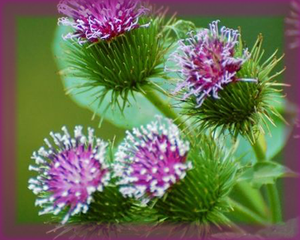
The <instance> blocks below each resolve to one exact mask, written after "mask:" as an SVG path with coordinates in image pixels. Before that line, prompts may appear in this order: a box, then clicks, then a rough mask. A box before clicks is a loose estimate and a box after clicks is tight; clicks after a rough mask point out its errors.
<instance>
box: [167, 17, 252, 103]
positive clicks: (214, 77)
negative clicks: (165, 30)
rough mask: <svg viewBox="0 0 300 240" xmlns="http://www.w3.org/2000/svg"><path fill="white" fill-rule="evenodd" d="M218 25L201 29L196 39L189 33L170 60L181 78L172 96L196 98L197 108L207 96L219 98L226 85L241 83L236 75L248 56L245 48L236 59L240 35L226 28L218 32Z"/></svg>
mask: <svg viewBox="0 0 300 240" xmlns="http://www.w3.org/2000/svg"><path fill="white" fill-rule="evenodd" d="M218 22H219V21H214V22H212V23H211V24H210V25H209V26H210V29H201V30H200V31H199V32H198V33H197V34H196V35H195V36H194V35H192V33H190V35H191V37H190V38H188V39H185V40H181V41H179V47H178V49H177V51H176V52H175V53H173V54H172V55H171V57H170V60H171V61H173V62H175V63H176V64H177V65H178V66H179V69H175V72H179V73H180V74H181V75H182V77H183V78H184V80H183V81H182V82H180V83H179V84H178V85H177V87H176V89H175V93H178V92H180V91H182V90H183V91H185V94H184V96H183V100H186V99H187V98H189V97H191V96H195V97H196V100H197V107H200V106H201V105H202V104H203V101H204V100H205V99H206V98H207V97H210V96H211V97H213V98H215V99H218V98H219V96H218V92H219V91H220V90H222V89H223V87H224V86H226V85H227V84H229V83H232V82H236V81H240V80H241V79H238V78H237V77H236V74H237V72H238V71H239V70H240V69H241V67H242V65H243V63H245V61H247V60H248V59H249V57H250V54H249V53H248V50H247V49H246V50H244V52H243V54H242V56H240V57H236V56H235V48H236V46H237V44H238V43H239V36H240V34H239V32H238V31H237V30H232V29H229V28H226V27H222V28H221V29H220V31H219V27H218ZM168 70H169V69H168ZM243 80H244V81H256V80H253V79H243Z"/></svg>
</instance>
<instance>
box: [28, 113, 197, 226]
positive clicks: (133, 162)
mask: <svg viewBox="0 0 300 240" xmlns="http://www.w3.org/2000/svg"><path fill="white" fill-rule="evenodd" d="M62 130H63V134H60V133H50V135H51V137H52V138H53V142H54V143H55V145H56V147H55V146H53V145H52V144H51V142H50V141H49V140H48V139H45V143H46V145H47V148H45V147H42V148H40V149H39V151H38V152H34V153H33V156H32V158H33V159H34V160H35V163H36V165H35V166H30V167H29V170H32V171H36V172H37V173H38V174H37V176H36V177H35V178H31V179H30V180H29V189H30V190H32V191H33V193H34V194H36V195H37V196H38V198H37V200H36V205H37V206H40V207H42V208H43V210H42V211H40V214H41V215H42V214H54V215H58V214H59V213H60V212H63V213H64V212H65V211H66V213H65V215H64V217H63V219H62V223H63V224H65V223H67V222H68V220H69V218H70V217H72V216H74V215H76V214H79V213H83V214H85V213H87V212H88V210H89V206H90V204H91V203H92V202H93V200H94V199H93V194H94V193H95V192H103V191H105V187H106V186H107V185H109V184H111V185H112V183H110V182H111V180H112V179H113V178H117V179H118V181H117V185H118V186H119V190H120V192H121V193H122V194H123V196H124V197H133V198H135V199H136V200H140V201H141V202H144V203H145V200H146V202H147V200H150V199H152V198H155V197H158V198H160V197H163V196H164V194H165V193H166V192H167V191H168V190H169V189H170V188H171V187H172V186H173V185H174V184H176V183H177V182H178V181H180V180H181V179H183V178H184V177H185V174H186V171H187V170H189V169H191V167H192V166H191V163H190V162H188V161H187V153H188V151H189V143H188V142H187V141H184V140H182V139H181V136H180V135H181V134H180V131H179V129H178V127H177V126H176V125H175V124H173V123H172V121H171V120H169V119H164V118H162V117H160V116H157V117H156V120H155V121H153V122H151V123H150V124H148V125H147V126H146V127H143V126H142V127H140V128H135V129H133V131H132V132H129V131H128V132H127V137H126V139H125V141H124V143H123V144H121V145H120V146H119V148H118V151H117V153H116V155H115V161H114V162H113V163H112V164H109V161H108V160H107V154H106V152H107V148H108V144H107V143H105V142H104V141H103V140H101V139H99V138H96V137H95V136H94V130H93V129H91V128H88V136H85V134H84V133H83V132H82V130H83V128H82V127H81V126H77V127H75V130H74V137H72V136H71V135H70V133H69V132H68V130H67V128H66V127H63V128H62Z"/></svg>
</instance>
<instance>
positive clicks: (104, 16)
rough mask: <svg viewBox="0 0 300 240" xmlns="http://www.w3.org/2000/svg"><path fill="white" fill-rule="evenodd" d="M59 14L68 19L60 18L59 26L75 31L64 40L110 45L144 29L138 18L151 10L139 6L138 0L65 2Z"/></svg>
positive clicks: (81, 0)
mask: <svg viewBox="0 0 300 240" xmlns="http://www.w3.org/2000/svg"><path fill="white" fill-rule="evenodd" d="M58 11H59V12H60V13H62V14H64V15H66V16H68V17H69V18H67V17H63V18H60V19H59V20H58V24H62V25H64V26H70V27H72V28H73V29H74V32H73V33H69V34H67V35H66V36H64V39H73V38H77V39H78V42H79V43H80V44H81V43H85V42H87V41H90V42H98V41H100V40H107V41H110V40H112V39H113V38H115V37H117V36H119V35H122V34H124V33H125V32H129V31H131V30H133V29H136V28H139V27H141V25H139V23H138V21H139V17H140V16H142V15H144V14H146V13H147V12H148V9H146V8H145V7H143V6H140V3H139V0H126V1H125V0H62V1H61V2H60V3H59V4H58ZM143 26H148V25H143Z"/></svg>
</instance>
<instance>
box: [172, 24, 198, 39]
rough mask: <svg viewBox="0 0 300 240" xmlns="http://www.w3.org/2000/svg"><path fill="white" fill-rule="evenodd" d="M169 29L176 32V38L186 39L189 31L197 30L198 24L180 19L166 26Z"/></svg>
mask: <svg viewBox="0 0 300 240" xmlns="http://www.w3.org/2000/svg"><path fill="white" fill-rule="evenodd" d="M169 29H171V30H172V32H174V33H175V36H176V39H185V38H187V37H188V36H187V34H188V33H189V32H191V31H195V30H196V25H195V24H194V23H193V22H190V21H185V20H178V21H176V22H175V23H174V24H172V25H169V26H166V30H169Z"/></svg>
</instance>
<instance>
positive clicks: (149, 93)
mask: <svg viewBox="0 0 300 240" xmlns="http://www.w3.org/2000/svg"><path fill="white" fill-rule="evenodd" d="M143 90H144V92H143V95H144V96H145V97H146V98H147V99H148V100H149V101H150V102H151V103H152V104H153V105H154V106H155V107H156V108H157V109H158V110H159V111H160V112H161V113H162V114H164V115H165V116H166V117H167V118H170V119H173V121H174V123H175V124H176V125H177V126H178V127H179V128H180V129H181V130H185V129H186V125H185V124H184V122H183V120H182V119H181V118H180V117H179V115H178V113H176V112H175V111H174V110H173V108H172V107H171V104H170V103H167V102H165V101H164V100H163V99H161V97H160V96H159V95H158V94H157V93H156V92H155V91H154V90H153V89H152V88H151V87H143Z"/></svg>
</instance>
